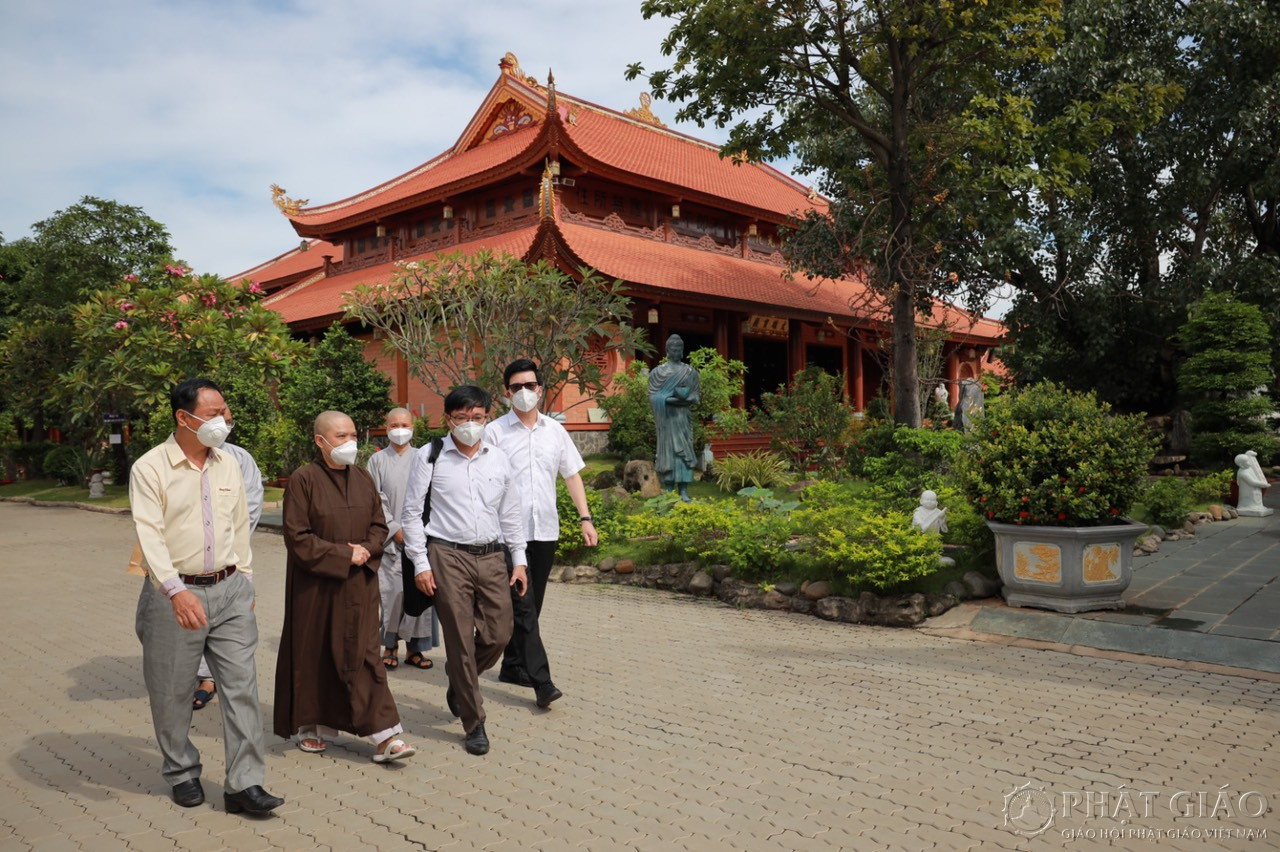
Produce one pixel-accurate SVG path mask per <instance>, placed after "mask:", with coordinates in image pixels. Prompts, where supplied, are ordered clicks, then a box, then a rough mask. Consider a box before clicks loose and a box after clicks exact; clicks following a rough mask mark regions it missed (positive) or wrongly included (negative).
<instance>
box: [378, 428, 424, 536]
mask: <svg viewBox="0 0 1280 852" xmlns="http://www.w3.org/2000/svg"><path fill="white" fill-rule="evenodd" d="M417 452H418V450H417V448H416V447H409V446H406V447H405V448H404V452H399V451H397V450H396V448H395V445H394V444H392V445H391V446H389V447H385V448H383V449H381V450H378V451H377V452H376V453H374V454H373V455H372V456H370V457H369V461H368V462H367V463H366V464H365V470H367V471H369V475H370V476H371V477H373V485H374V487H375V488H377V489H378V496H379V497H381V498H382V516H383V517H384V518H385V519H386V521H387V540H386V541H385V542H383V544H384V545H385V546H387V547H394V546H395V537H396V533H397V532H399V531H400V511H401V510H402V509H403V508H404V490H405V488H407V487H408V485H409V472H410V471H411V470H413V459H414V456H416V455H417Z"/></svg>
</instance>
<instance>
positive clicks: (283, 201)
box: [271, 183, 310, 216]
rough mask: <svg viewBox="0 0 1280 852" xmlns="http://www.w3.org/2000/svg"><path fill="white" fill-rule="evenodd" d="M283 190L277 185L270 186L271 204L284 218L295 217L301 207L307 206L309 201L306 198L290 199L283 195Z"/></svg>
mask: <svg viewBox="0 0 1280 852" xmlns="http://www.w3.org/2000/svg"><path fill="white" fill-rule="evenodd" d="M284 193H285V189H284V187H282V186H281V185H280V184H278V183H273V184H271V203H272V204H274V205H275V206H276V207H278V208H280V212H281V213H283V214H284V215H286V216H297V215H298V212H299V211H300V210H302V208H303V207H306V206H307V203H308V201H310V199H307V198H297V199H295V198H290V197H289V196H287V195H285V194H284Z"/></svg>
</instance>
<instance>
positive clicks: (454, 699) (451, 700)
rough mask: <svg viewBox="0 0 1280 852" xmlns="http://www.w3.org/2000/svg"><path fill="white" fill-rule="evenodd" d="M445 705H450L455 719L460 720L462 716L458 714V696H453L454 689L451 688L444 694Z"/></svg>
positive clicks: (450, 710)
mask: <svg viewBox="0 0 1280 852" xmlns="http://www.w3.org/2000/svg"><path fill="white" fill-rule="evenodd" d="M444 703H445V704H448V705H449V712H450V713H452V714H453V718H455V719H456V718H458V717H459V716H461V715H462V714H461V713H459V712H458V696H456V695H454V694H453V687H452V686H451V687H449V688H448V689H447V690H445V693H444Z"/></svg>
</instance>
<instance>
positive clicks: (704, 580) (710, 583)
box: [685, 571, 716, 595]
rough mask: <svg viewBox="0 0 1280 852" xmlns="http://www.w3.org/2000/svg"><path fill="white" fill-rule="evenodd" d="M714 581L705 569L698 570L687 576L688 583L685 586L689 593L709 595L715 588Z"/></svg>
mask: <svg viewBox="0 0 1280 852" xmlns="http://www.w3.org/2000/svg"><path fill="white" fill-rule="evenodd" d="M715 586H716V581H715V579H714V578H713V577H712V576H711V575H710V574H708V573H707V572H706V571H698V572H696V573H695V574H694V575H693V576H692V577H690V578H689V584H688V586H687V587H686V588H685V591H687V592H688V593H689V594H691V595H709V594H711V592H712V591H714V590H715Z"/></svg>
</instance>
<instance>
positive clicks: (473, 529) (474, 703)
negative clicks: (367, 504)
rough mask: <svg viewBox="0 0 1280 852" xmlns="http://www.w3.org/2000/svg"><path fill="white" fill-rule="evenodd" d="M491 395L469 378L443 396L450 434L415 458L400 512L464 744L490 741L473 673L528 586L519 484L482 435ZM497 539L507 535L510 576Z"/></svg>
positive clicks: (491, 660) (502, 635)
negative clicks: (436, 451)
mask: <svg viewBox="0 0 1280 852" xmlns="http://www.w3.org/2000/svg"><path fill="white" fill-rule="evenodd" d="M492 404H493V401H492V399H491V398H490V397H489V394H488V393H486V392H485V391H484V390H482V389H480V388H478V387H475V386H473V385H463V386H462V387H460V388H457V389H455V390H453V391H452V392H450V394H449V395H448V396H447V397H445V400H444V413H445V417H446V419H447V420H448V423H449V434H448V435H447V436H446V437H445V438H444V439H443V448H442V449H441V451H440V455H439V457H438V458H437V459H436V461H435V463H434V464H432V463H431V462H430V461H429V459H430V457H431V453H430V452H420V453H418V454H417V456H416V457H415V458H414V464H413V470H412V471H411V472H410V474H409V485H408V487H407V488H406V490H405V497H404V510H403V513H402V514H401V517H400V528H401V530H403V532H404V547H405V553H407V554H408V555H409V558H410V559H411V560H412V561H413V564H414V568H415V574H416V579H415V581H416V583H417V585H418V588H419V589H421V590H422V591H423V592H424V593H425V594H428V595H434V596H435V609H436V613H437V615H438V616H439V618H440V631H441V632H442V633H443V634H444V648H445V655H446V657H447V659H446V661H445V673H446V674H447V675H448V676H449V691H448V693H447V694H446V696H445V700H446V702H447V703H448V705H449V712H451V713H453V715H454V716H459V717H461V719H462V725H463V729H464V730H465V731H466V738H465V740H464V744H465V746H466V749H467V751H468V752H470V753H471V754H485V753H487V752H488V751H489V737H488V734H487V733H486V732H485V726H484V723H485V720H486V717H485V712H484V699H483V698H482V697H481V695H480V673H481V672H484V671H486V670H487V669H490V668H492V667H493V666H494V665H495V664H496V663H497V662H498V661H499V660H500V659H502V651H503V648H504V647H505V646H506V644H507V641H508V640H509V639H510V638H511V624H512V622H511V591H510V588H511V587H512V586H515V587H518V589H519V591H520V593H521V594H523V593H524V591H525V589H526V587H527V586H528V580H527V579H526V563H525V547H524V542H525V532H524V523H523V521H522V519H521V501H520V491H519V489H518V488H517V487H516V485H515V481H514V478H513V476H512V473H511V466H510V464H509V463H508V461H507V456H506V454H505V453H503V452H502V450H500V449H499V448H497V447H495V446H492V445H490V444H488V443H486V442H484V441H483V438H484V429H485V424H486V422H487V421H488V419H489V409H490V407H491V406H492ZM428 489H430V497H431V510H430V518H429V519H428V520H427V522H426V524H425V525H424V524H423V519H422V506H423V503H424V501H425V500H426V498H427V495H428ZM503 542H510V543H511V544H510V548H511V560H512V563H513V565H514V568H513V569H512V571H511V574H510V576H509V577H508V574H507V563H506V557H505V556H504V555H503V544H502V543H503Z"/></svg>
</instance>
